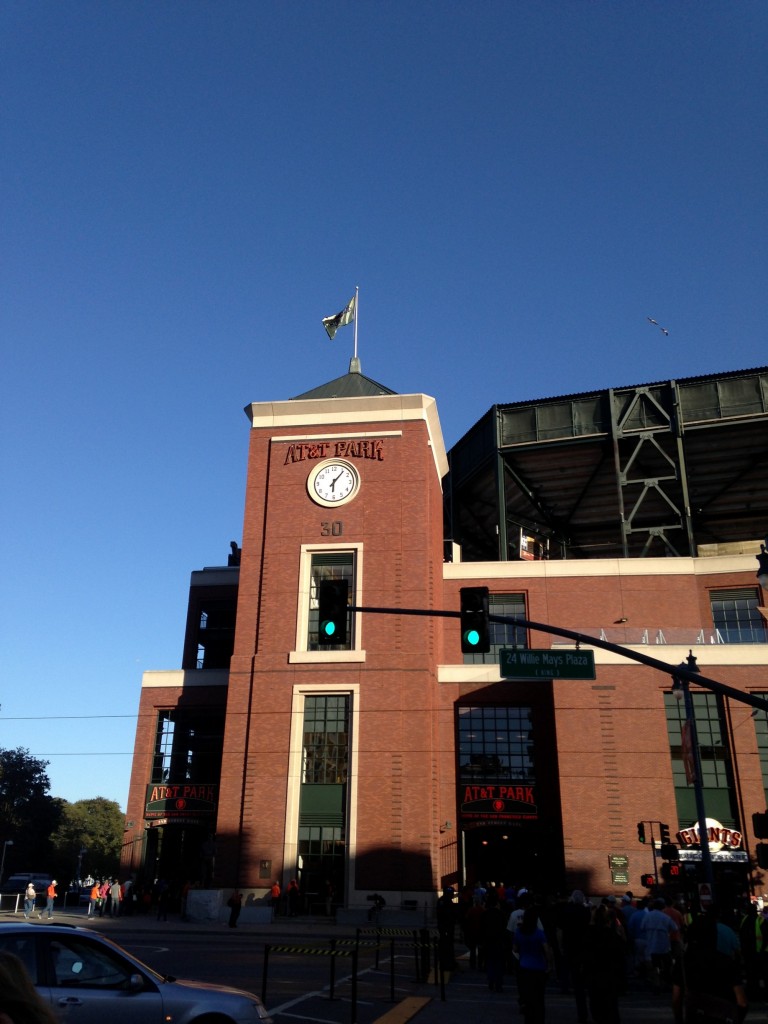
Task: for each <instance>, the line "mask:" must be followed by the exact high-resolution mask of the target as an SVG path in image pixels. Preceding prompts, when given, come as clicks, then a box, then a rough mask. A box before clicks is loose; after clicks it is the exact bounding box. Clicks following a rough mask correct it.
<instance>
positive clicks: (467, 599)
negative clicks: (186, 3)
mask: <svg viewBox="0 0 768 1024" xmlns="http://www.w3.org/2000/svg"><path fill="white" fill-rule="evenodd" d="M459 594H460V595H461V653H462V654H487V653H488V651H490V649H491V634H490V629H489V623H488V587H462V588H461V590H460V591H459Z"/></svg>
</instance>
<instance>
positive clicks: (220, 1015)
mask: <svg viewBox="0 0 768 1024" xmlns="http://www.w3.org/2000/svg"><path fill="white" fill-rule="evenodd" d="M0 949H4V950H7V951H8V952H9V953H15V955H16V956H17V957H18V958H19V959H20V960H21V961H22V963H23V964H24V966H25V967H26V968H27V971H28V972H29V974H30V976H31V978H32V979H33V981H34V982H35V985H36V986H37V990H38V992H39V993H40V994H41V995H42V996H43V998H44V999H47V1000H48V1001H49V1002H50V1004H51V1006H52V1007H53V1009H54V1012H55V1013H57V1014H58V1015H59V1017H60V1018H61V1019H62V1021H67V1022H68V1024H104V1022H105V1021H108V1022H109V1024H136V1022H137V1021H146V1022H148V1024H149V1022H157V1024H162V1022H163V1021H173V1022H174V1024H193V1022H195V1021H198V1020H200V1019H201V1018H204V1019H205V1020H206V1021H207V1020H211V1019H215V1020H216V1021H220V1022H221V1024H257V1022H262V1024H272V1018H271V1017H270V1016H269V1014H268V1013H267V1011H266V1009H265V1008H264V1004H263V1003H262V1002H261V1000H260V999H259V998H258V996H255V995H252V994H251V993H250V992H243V991H242V990H241V989H237V988H227V987H226V986H224V985H208V984H205V983H203V982H198V981H177V980H176V979H175V978H171V977H163V975H161V974H158V973H157V972H156V971H153V970H152V968H151V967H147V965H146V964H144V963H142V962H141V960H137V959H136V958H135V957H133V956H131V954H130V953H128V952H126V950H124V949H122V948H121V947H120V946H118V945H117V943H115V942H112V941H111V940H110V939H107V938H105V937H104V936H103V935H98V934H96V933H94V932H92V931H86V929H84V928H73V927H68V926H62V925H56V924H51V925H48V924H22V923H18V924H17V923H16V922H13V923H8V924H6V923H2V924H0Z"/></svg>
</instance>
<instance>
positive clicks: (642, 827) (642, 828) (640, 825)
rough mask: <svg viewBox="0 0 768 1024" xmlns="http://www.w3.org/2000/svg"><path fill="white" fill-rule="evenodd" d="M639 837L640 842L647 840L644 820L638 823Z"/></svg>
mask: <svg viewBox="0 0 768 1024" xmlns="http://www.w3.org/2000/svg"><path fill="white" fill-rule="evenodd" d="M637 839H638V842H641V843H644V842H645V822H644V821H638V823H637Z"/></svg>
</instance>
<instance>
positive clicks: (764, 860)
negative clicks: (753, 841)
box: [755, 843, 768, 868]
mask: <svg viewBox="0 0 768 1024" xmlns="http://www.w3.org/2000/svg"><path fill="white" fill-rule="evenodd" d="M755 856H756V857H757V866H758V867H759V868H768V843H758V844H757V846H756V847H755Z"/></svg>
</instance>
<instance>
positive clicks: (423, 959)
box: [261, 928, 445, 1024]
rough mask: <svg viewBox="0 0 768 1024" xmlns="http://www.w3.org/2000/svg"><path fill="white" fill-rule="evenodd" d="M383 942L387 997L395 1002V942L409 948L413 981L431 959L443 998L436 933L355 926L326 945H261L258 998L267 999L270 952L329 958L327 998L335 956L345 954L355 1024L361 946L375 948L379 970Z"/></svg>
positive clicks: (333, 982)
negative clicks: (348, 961) (349, 934)
mask: <svg viewBox="0 0 768 1024" xmlns="http://www.w3.org/2000/svg"><path fill="white" fill-rule="evenodd" d="M384 942H386V943H387V944H388V946H389V954H390V956H389V998H390V1001H391V1002H393V1003H394V1002H396V999H397V997H396V995H395V952H396V944H397V945H398V946H399V947H400V948H402V947H403V946H405V947H407V948H412V949H413V951H414V962H415V970H416V982H417V983H418V982H420V981H426V980H427V979H428V978H429V975H430V969H431V966H432V964H431V961H433V963H434V977H435V984H436V985H439V986H440V995H441V999H442V1001H443V1002H445V972H444V970H443V968H442V965H441V963H440V957H439V955H438V954H439V951H438V935H437V933H436V932H430V931H429V930H428V929H427V928H422V929H421V930H418V929H408V928H358V930H357V934H356V935H355V938H349V939H335V938H334V939H330V941H329V945H328V946H318V945H300V944H295V945H294V944H290V945H289V944H285V943H283V944H280V945H277V944H274V943H267V944H266V945H265V946H264V965H263V973H262V979H261V999H262V1002H263V1003H264V1004H265V1005H266V1003H267V982H268V976H269V960H270V956H271V955H272V954H275V953H284V954H288V955H293V956H325V957H329V958H330V977H329V983H328V989H329V994H328V998H329V999H333V998H334V994H335V985H336V958H337V957H348V958H351V960H352V994H351V1007H350V1024H357V986H358V971H359V960H360V950H361V948H363V947H366V946H368V947H373V948H374V949H375V962H374V967H375V969H376V970H379V953H380V951H381V947H382V945H383V944H384Z"/></svg>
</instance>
